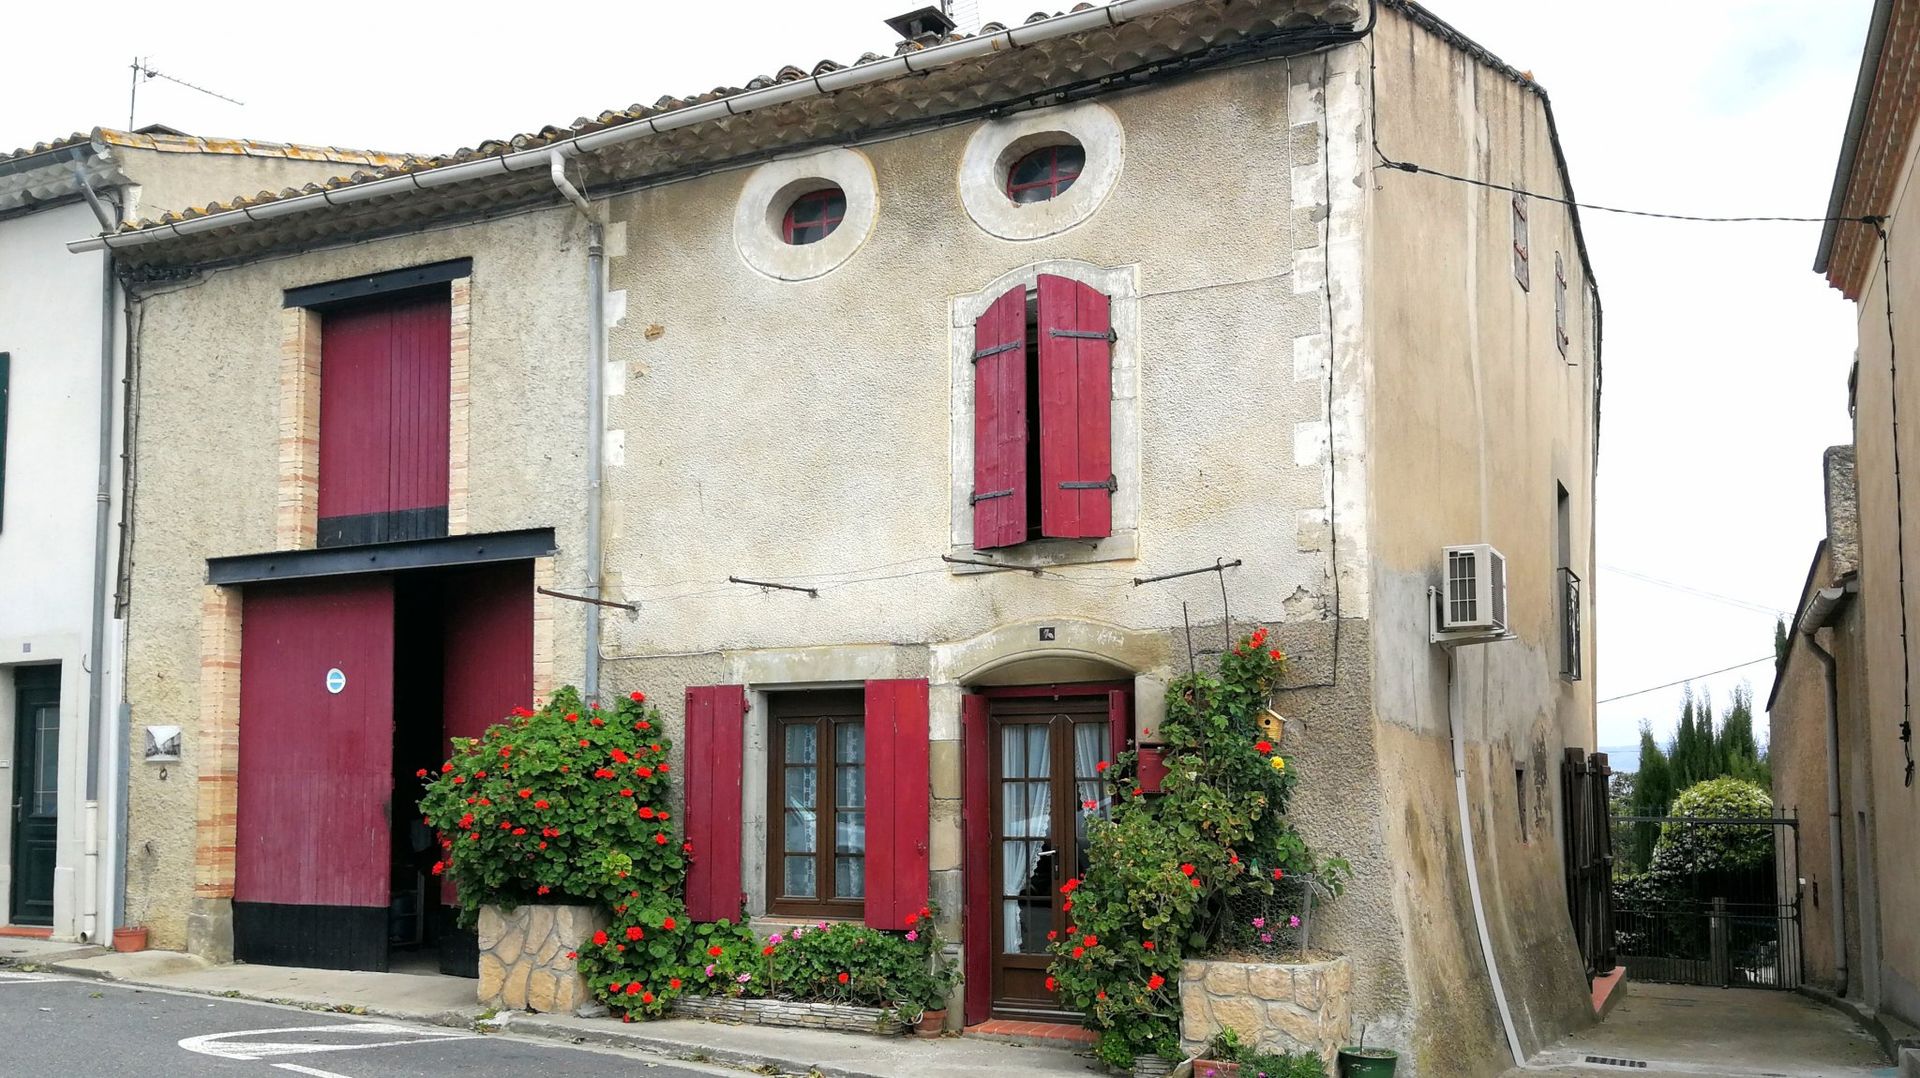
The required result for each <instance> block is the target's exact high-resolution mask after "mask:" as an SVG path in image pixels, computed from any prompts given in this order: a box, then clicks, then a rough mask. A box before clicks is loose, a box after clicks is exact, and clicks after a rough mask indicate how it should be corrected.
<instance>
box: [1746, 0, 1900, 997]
mask: <svg viewBox="0 0 1920 1078" xmlns="http://www.w3.org/2000/svg"><path fill="white" fill-rule="evenodd" d="M1916 72H1920V4H1917V3H1913V2H1911V0H1877V2H1876V3H1875V4H1874V5H1873V15H1872V19H1871V21H1870V23H1869V28H1868V32H1867V41H1866V46H1865V50H1864V53H1863V55H1862V57H1861V61H1860V74H1859V78H1858V81H1857V82H1856V84H1855V88H1854V97H1853V102H1852V106H1851V111H1850V113H1849V115H1848V118H1847V129H1846V137H1845V139H1844V140H1843V142H1842V144H1841V152H1840V159H1839V162H1838V165H1837V167H1836V169H1835V172H1834V181H1833V190H1832V194H1831V196H1830V198H1829V201H1828V206H1827V217H1828V218H1829V220H1828V221H1827V223H1826V225H1825V226H1824V227H1823V230H1822V232H1821V236H1820V244H1819V248H1818V250H1817V252H1816V254H1815V256H1814V267H1813V268H1814V270H1815V271H1816V272H1818V273H1821V274H1823V275H1824V276H1825V277H1826V279H1827V282H1828V283H1829V284H1830V285H1832V286H1833V287H1834V288H1836V289H1838V290H1839V291H1840V293H1841V294H1842V295H1844V296H1846V298H1848V299H1850V300H1852V301H1853V302H1854V304H1855V315H1856V317H1857V322H1858V347H1857V350H1856V351H1855V353H1854V372H1853V375H1852V378H1851V380H1850V384H1849V386H1848V408H1849V411H1850V412H1851V414H1852V417H1853V445H1852V446H1851V447H1848V451H1847V452H1846V453H1845V454H1836V452H1835V451H1834V450H1829V451H1828V461H1827V467H1828V495H1829V520H1828V525H1829V534H1828V537H1827V543H1826V549H1825V553H1824V558H1823V559H1822V558H1819V557H1817V558H1816V562H1815V566H1814V569H1813V576H1812V578H1811V579H1810V581H1809V583H1808V586H1807V595H1806V598H1805V602H1804V604H1803V606H1802V608H1801V610H1800V611H1799V613H1798V615H1797V617H1796V619H1795V622H1796V624H1795V630H1796V632H1795V641H1796V643H1795V647H1796V649H1799V648H1802V647H1808V650H1811V648H1810V647H1809V645H1810V644H1812V643H1813V642H1816V641H1819V642H1822V643H1823V644H1824V646H1825V647H1826V649H1827V650H1828V651H1830V652H1831V653H1832V654H1833V657H1834V659H1835V660H1836V666H1835V668H1834V672H1833V674H1832V675H1831V676H1832V678H1833V679H1834V687H1833V692H1834V697H1833V698H1832V704H1831V707H1832V710H1831V711H1829V706H1830V705H1829V703H1828V701H1827V700H1823V699H1821V697H1822V696H1824V695H1825V693H1824V692H1822V693H1821V694H1819V695H1814V694H1813V693H1811V692H1810V691H1809V692H1808V693H1806V694H1805V697H1804V698H1802V699H1800V700H1787V699H1785V693H1786V690H1784V689H1783V690H1782V693H1781V695H1782V703H1783V706H1782V713H1781V714H1780V715H1778V716H1776V717H1775V718H1774V720H1773V721H1774V723H1775V725H1776V726H1780V725H1783V724H1784V725H1785V726H1786V727H1788V728H1790V729H1791V728H1793V727H1801V728H1802V733H1801V734H1800V735H1799V743H1800V744H1802V745H1805V746H1806V747H1807V750H1808V751H1806V752H1803V753H1799V754H1796V756H1795V758H1794V759H1793V761H1792V762H1791V764H1790V765H1789V766H1788V767H1787V768H1785V769H1784V772H1783V770H1782V768H1781V765H1780V764H1778V763H1776V765H1775V769H1776V771H1775V773H1776V775H1777V776H1778V778H1777V779H1776V781H1775V785H1776V789H1797V790H1798V791H1799V796H1800V798H1801V804H1802V805H1803V806H1804V808H1805V810H1806V811H1807V813H1808V814H1809V815H1814V814H1816V813H1817V812H1824V813H1827V814H1828V815H1829V819H1830V821H1831V823H1832V826H1831V827H1830V828H1829V829H1828V830H1829V836H1830V837H1829V838H1828V839H1827V840H1826V841H1825V842H1823V843H1822V845H1823V847H1824V848H1825V850H1826V852H1827V854H1828V858H1827V860H1826V861H1817V860H1809V861H1807V862H1806V863H1807V865H1808V867H1809V869H1819V870H1821V871H1822V872H1823V873H1824V874H1825V879H1826V888H1827V890H1826V895H1825V902H1826V903H1828V904H1830V905H1831V907H1832V909H1831V911H1830V912H1829V914H1828V917H1829V921H1828V923H1829V925H1830V926H1831V928H1832V932H1831V933H1829V934H1828V935H1827V938H1826V940H1824V941H1822V945H1823V946H1825V948H1826V949H1827V954H1828V955H1832V956H1836V957H1835V958H1834V959H1833V960H1832V964H1831V965H1830V966H1829V969H1830V970H1831V972H1830V976H1831V980H1830V981H1829V984H1830V986H1831V987H1833V988H1835V989H1836V990H1838V991H1839V992H1841V993H1842V994H1844V995H1845V997H1846V998H1847V999H1849V1000H1851V1001H1854V1002H1855V1003H1857V1004H1858V1005H1860V1006H1861V1007H1863V1008H1865V1010H1866V1011H1868V1012H1869V1013H1872V1014H1878V1015H1883V1016H1886V1017H1887V1018H1888V1019H1889V1020H1890V1022H1891V1023H1892V1024H1898V1023H1905V1028H1906V1029H1908V1030H1911V1029H1912V1028H1913V1026H1915V1025H1920V925H1917V924H1916V923H1915V922H1914V920H1913V918H1911V917H1909V916H1907V915H1908V914H1909V913H1911V912H1913V911H1914V910H1916V909H1920V875H1917V874H1916V873H1914V872H1913V870H1912V868H1911V864H1912V845H1913V835H1914V834H1915V833H1916V830H1920V780H1916V777H1915V772H1916V765H1915V759H1916V748H1915V745H1914V731H1913V709H1912V696H1913V693H1914V679H1913V672H1912V669H1911V667H1912V665H1913V663H1912V655H1913V653H1914V650H1915V647H1916V644H1915V642H1914V641H1913V639H1912V638H1911V634H1910V633H1909V632H1908V628H1907V626H1908V622H1909V620H1910V617H1911V614H1912V612H1913V610H1914V607H1915V605H1916V603H1920V599H1916V598H1915V597H1914V596H1913V595H1912V594H1910V592H1911V590H1912V585H1911V584H1910V583H1909V580H1910V578H1911V576H1912V574H1911V573H1910V572H1909V571H1908V569H1907V567H1906V552H1907V551H1909V550H1912V549H1915V546H1914V543H1915V541H1916V532H1915V529H1916V528H1920V523H1910V522H1909V519H1908V518H1909V517H1911V516H1913V514H1909V513H1906V511H1905V509H1904V505H1905V487H1904V480H1903V479H1902V478H1901V466H1900V465H1901V459H1902V458H1903V457H1904V458H1905V459H1906V460H1908V461H1912V460H1913V459H1914V458H1915V454H1916V453H1920V445H1916V443H1915V434H1914V431H1913V429H1912V428H1913V424H1912V423H1911V422H1908V423H1907V424H1905V425H1904V426H1903V425H1902V424H1901V422H1900V418H1901V415H1902V413H1903V412H1904V413H1906V414H1907V415H1909V416H1910V415H1912V414H1913V409H1916V408H1920V389H1916V388H1915V385H1914V382H1913V379H1912V374H1911V372H1909V374H1908V377H1907V380H1906V381H1905V382H1901V381H1900V379H1899V373H1898V363H1899V357H1900V356H1901V354H1902V353H1901V352H1900V350H1899V348H1898V346H1899V345H1900V344H1901V343H1902V342H1904V343H1905V344H1906V345H1907V351H1906V352H1905V354H1906V355H1908V356H1911V355H1913V354H1914V350H1915V349H1920V333H1917V332H1916V330H1915V328H1914V320H1913V318H1912V315H1911V311H1910V310H1909V304H1910V303H1911V301H1912V300H1913V298H1914V297H1915V296H1916V295H1920V291H1916V286H1915V283H1914V282H1915V281H1916V280H1920V277H1916V273H1920V254H1916V253H1915V247H1916V242H1915V239H1914V237H1913V236H1912V235H1911V234H1907V233H1904V232H1903V231H1902V222H1903V221H1904V220H1905V216H1904V214H1905V212H1906V210H1907V209H1908V206H1909V202H1908V200H1909V199H1912V198H1914V197H1915V196H1914V195H1913V194H1912V193H1911V191H1910V188H1909V186H1908V177H1909V176H1910V175H1911V174H1912V171H1913V167H1914V161H1915V152H1916V140H1915V137H1914V135H1915V131H1916V124H1917V123H1920V120H1917V119H1916V112H1915V109H1914V105H1915V101H1916V96H1915V90H1914V76H1915V74H1916ZM1836 388H1837V387H1836ZM1842 460H1844V461H1845V462H1846V463H1847V464H1848V465H1850V466H1849V467H1847V468H1846V469H1845V471H1846V472H1847V476H1846V479H1847V486H1850V487H1851V488H1853V490H1854V491H1857V493H1856V494H1854V496H1853V498H1852V500H1854V501H1856V502H1857V507H1858V520H1857V522H1854V521H1838V520H1837V518H1836V517H1835V516H1834V510H1833V498H1834V493H1835V491H1836V489H1838V488H1837V486H1836V480H1835V476H1836V467H1837V465H1838V464H1839V462H1840V461H1842ZM1843 524H1844V525H1845V526H1844V527H1843V526H1842V525H1843ZM1856 536H1857V538H1856ZM1822 627H1831V631H1830V632H1828V633H1825V634H1822V633H1821V629H1822ZM1798 659H1799V655H1798V652H1797V651H1796V654H1795V655H1794V656H1793V657H1790V658H1789V660H1788V666H1789V670H1788V671H1787V673H1788V675H1789V676H1791V675H1792V673H1793V671H1792V667H1793V665H1794V664H1795V663H1796V662H1797V661H1798ZM1803 670H1804V671H1805V672H1804V673H1803V674H1802V675H1801V676H1803V677H1813V678H1816V679H1819V678H1824V677H1826V676H1828V675H1826V674H1825V673H1824V672H1823V670H1822V669H1821V667H1820V666H1818V665H1814V664H1806V666H1804V667H1803ZM1809 726H1810V727H1813V728H1814V729H1816V730H1818V729H1821V728H1825V730H1826V731H1828V732H1827V733H1826V736H1825V737H1820V736H1819V735H1813V734H1808V733H1806V732H1805V731H1804V728H1805V727H1809ZM1822 741H1824V742H1825V744H1824V745H1823V744H1821V742H1822ZM1783 784H1784V785H1783ZM1835 814H1837V815H1835ZM1805 830H1806V831H1807V832H1811V831H1813V830H1815V828H1806V829H1805ZM1803 874H1804V873H1803ZM1803 906H1804V904H1803ZM1817 934H1818V933H1817V932H1816V930H1815V925H1814V924H1813V923H1812V922H1811V921H1810V922H1809V924H1808V926H1807V932H1806V933H1805V935H1806V936H1807V938H1808V940H1809V954H1810V955H1811V954H1813V953H1814V951H1813V947H1814V944H1813V943H1812V940H1813V937H1814V936H1815V935H1817ZM1836 940H1837V941H1838V942H1837V943H1836V942H1834V941H1836ZM1836 952H1837V955H1836ZM1840 959H1844V961H1841V960H1840Z"/></svg>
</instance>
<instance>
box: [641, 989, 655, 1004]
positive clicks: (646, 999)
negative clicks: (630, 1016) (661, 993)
mask: <svg viewBox="0 0 1920 1078" xmlns="http://www.w3.org/2000/svg"><path fill="white" fill-rule="evenodd" d="M640 1002H642V1003H652V1002H653V993H652V992H642V993H640Z"/></svg>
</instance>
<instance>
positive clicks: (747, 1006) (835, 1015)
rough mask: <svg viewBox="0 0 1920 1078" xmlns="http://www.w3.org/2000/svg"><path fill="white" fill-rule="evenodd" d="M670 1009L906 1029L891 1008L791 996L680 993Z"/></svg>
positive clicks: (848, 1027)
mask: <svg viewBox="0 0 1920 1078" xmlns="http://www.w3.org/2000/svg"><path fill="white" fill-rule="evenodd" d="M673 1013H674V1014H676V1015H678V1016H680V1017H684V1018H705V1019H709V1020H711V1021H715V1022H736V1023H745V1024H748V1025H756V1026H798V1027H801V1028H804V1029H833V1030H839V1031H841V1032H843V1033H879V1034H883V1035H886V1036H898V1035H899V1034H902V1033H905V1032H906V1031H907V1027H906V1024H905V1023H904V1022H902V1021H900V1018H899V1016H898V1015H896V1014H895V1013H894V1012H893V1010H892V1009H891V1008H887V1007H860V1006H855V1005H854V1004H851V1003H803V1002H801V1001H799V1000H792V999H729V998H727V997H725V996H682V997H680V998H679V999H677V1000H675V1001H674V1003H673Z"/></svg>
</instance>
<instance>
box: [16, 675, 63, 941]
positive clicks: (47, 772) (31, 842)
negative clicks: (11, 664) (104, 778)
mask: <svg viewBox="0 0 1920 1078" xmlns="http://www.w3.org/2000/svg"><path fill="white" fill-rule="evenodd" d="M13 685H14V710H13V730H14V735H13V737H14V740H13V745H14V751H13V905H12V909H13V914H12V918H11V919H12V922H13V923H14V924H17V925H51V924H53V864H54V859H53V854H54V844H55V841H56V835H57V832H58V829H59V828H58V825H59V808H60V785H59V781H60V668H59V667H57V666H18V667H15V668H14V671H13Z"/></svg>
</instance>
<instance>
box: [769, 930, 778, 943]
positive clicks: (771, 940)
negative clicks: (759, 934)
mask: <svg viewBox="0 0 1920 1078" xmlns="http://www.w3.org/2000/svg"><path fill="white" fill-rule="evenodd" d="M767 942H768V943H773V944H778V943H779V942H780V933H778V932H775V933H774V934H773V935H771V936H768V937H767Z"/></svg>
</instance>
